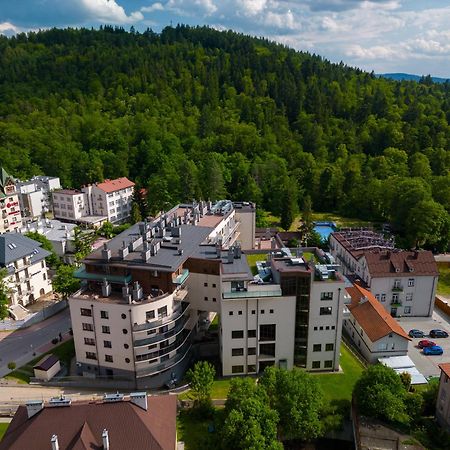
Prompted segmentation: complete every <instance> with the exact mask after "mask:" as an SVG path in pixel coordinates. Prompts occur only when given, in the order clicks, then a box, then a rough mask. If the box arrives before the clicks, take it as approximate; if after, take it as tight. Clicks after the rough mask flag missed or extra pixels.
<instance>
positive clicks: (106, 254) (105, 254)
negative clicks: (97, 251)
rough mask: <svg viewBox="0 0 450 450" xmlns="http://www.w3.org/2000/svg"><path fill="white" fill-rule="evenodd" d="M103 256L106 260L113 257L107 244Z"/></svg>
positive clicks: (104, 245) (104, 246)
mask: <svg viewBox="0 0 450 450" xmlns="http://www.w3.org/2000/svg"><path fill="white" fill-rule="evenodd" d="M102 258H103V260H104V261H109V260H110V259H111V250H109V248H108V246H107V245H106V244H103V250H102Z"/></svg>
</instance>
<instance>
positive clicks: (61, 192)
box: [52, 189, 87, 222]
mask: <svg viewBox="0 0 450 450" xmlns="http://www.w3.org/2000/svg"><path fill="white" fill-rule="evenodd" d="M52 203H53V215H54V216H55V219H58V220H65V221H69V222H79V221H81V219H82V218H83V217H84V216H86V215H87V205H86V198H85V195H84V193H83V192H81V191H79V190H76V189H58V190H55V191H53V192H52Z"/></svg>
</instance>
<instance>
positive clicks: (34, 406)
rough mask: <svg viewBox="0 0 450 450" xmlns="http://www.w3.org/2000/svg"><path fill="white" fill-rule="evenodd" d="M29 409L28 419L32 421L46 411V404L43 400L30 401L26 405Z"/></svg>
mask: <svg viewBox="0 0 450 450" xmlns="http://www.w3.org/2000/svg"><path fill="white" fill-rule="evenodd" d="M25 406H26V407H27V414H28V418H29V419H31V417H33V416H34V415H35V414H37V413H38V412H39V411H42V410H43V409H44V402H43V401H42V400H30V401H28V402H26V403H25Z"/></svg>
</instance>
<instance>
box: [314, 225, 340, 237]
mask: <svg viewBox="0 0 450 450" xmlns="http://www.w3.org/2000/svg"><path fill="white" fill-rule="evenodd" d="M336 230H337V226H336V224H335V223H334V222H314V231H317V233H319V234H320V237H321V238H322V240H324V241H328V237H329V236H330V234H331V233H333V232H334V231H336Z"/></svg>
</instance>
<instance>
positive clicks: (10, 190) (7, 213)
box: [0, 167, 22, 233]
mask: <svg viewBox="0 0 450 450" xmlns="http://www.w3.org/2000/svg"><path fill="white" fill-rule="evenodd" d="M0 211H1V214H2V217H1V219H0V233H6V232H8V231H15V230H17V229H19V228H20V227H21V226H22V215H21V213H20V205H19V197H18V195H17V190H16V186H15V182H14V178H13V177H11V176H10V175H9V174H8V172H6V170H5V169H3V167H1V168H0Z"/></svg>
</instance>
